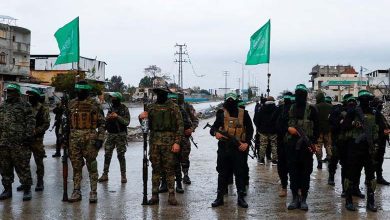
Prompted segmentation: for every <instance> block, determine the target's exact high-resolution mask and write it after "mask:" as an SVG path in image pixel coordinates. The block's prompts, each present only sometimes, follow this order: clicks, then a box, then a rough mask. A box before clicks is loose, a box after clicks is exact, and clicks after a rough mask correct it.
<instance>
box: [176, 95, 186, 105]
mask: <svg viewBox="0 0 390 220" xmlns="http://www.w3.org/2000/svg"><path fill="white" fill-rule="evenodd" d="M177 103H178V104H179V105H183V104H184V94H183V93H178V99H177Z"/></svg>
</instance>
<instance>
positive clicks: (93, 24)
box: [0, 0, 390, 95]
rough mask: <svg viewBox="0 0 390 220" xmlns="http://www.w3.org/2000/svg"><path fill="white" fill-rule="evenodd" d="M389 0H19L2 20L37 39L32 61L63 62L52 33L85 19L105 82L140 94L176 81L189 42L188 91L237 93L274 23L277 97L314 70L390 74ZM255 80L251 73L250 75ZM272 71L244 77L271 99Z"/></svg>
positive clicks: (90, 53) (256, 70)
mask: <svg viewBox="0 0 390 220" xmlns="http://www.w3.org/2000/svg"><path fill="white" fill-rule="evenodd" d="M389 9H390V1H386V0H370V1H367V0H326V1H325V0H323V1H320V0H317V1H313V0H295V1H291V0H285V1H281V0H267V1H265V0H242V1H237V0H236V1H233V0H142V1H137V0H110V1H108V0H94V1H86V0H71V1H66V0H62V1H52V0H34V1H25V0H13V1H8V2H7V4H3V5H2V9H1V11H0V14H3V15H9V16H12V17H15V18H17V19H18V22H17V25H18V26H22V27H26V28H28V29H30V30H31V32H32V42H31V44H32V45H31V53H32V54H58V48H57V43H56V41H55V38H54V37H53V35H54V33H55V31H56V30H57V29H58V28H59V27H61V26H63V25H64V24H65V23H67V22H69V21H71V20H72V19H73V18H75V17H76V16H80V35H81V54H82V56H87V57H91V58H94V57H97V58H98V59H99V60H104V61H106V62H107V64H108V65H107V68H106V77H110V76H112V75H121V76H122V77H123V78H124V81H125V82H126V83H129V84H131V85H138V82H139V80H140V78H141V77H143V69H144V68H145V67H147V66H148V65H152V64H155V65H157V66H160V67H161V68H162V69H163V72H166V73H170V74H177V69H178V68H177V66H176V65H175V64H174V63H173V60H174V52H175V48H174V45H175V43H186V44H187V45H188V50H189V53H190V57H191V59H192V62H193V65H194V67H195V70H196V72H197V74H199V75H200V74H205V75H206V76H205V77H203V78H198V77H196V76H195V75H194V74H193V73H192V69H191V66H190V65H188V64H187V65H186V64H185V66H184V86H185V87H189V86H195V85H199V86H200V87H201V88H205V89H208V88H218V87H223V86H224V79H223V76H222V72H223V71H224V70H228V71H230V73H231V74H230V76H229V80H228V86H229V87H238V78H239V77H241V66H240V65H239V64H237V63H234V60H238V61H241V62H245V59H246V53H247V51H248V49H249V38H250V36H251V35H252V34H253V33H254V32H255V31H256V30H257V29H258V28H260V27H261V26H262V25H263V24H264V23H266V22H267V20H268V19H269V18H270V19H271V25H272V27H271V64H270V71H271V73H272V78H271V93H272V94H274V95H276V94H278V93H279V92H280V91H282V90H283V89H288V88H293V87H294V86H295V85H296V84H297V83H306V84H307V85H309V83H308V80H309V75H308V73H309V72H310V70H311V68H312V66H314V65H316V64H325V65H326V64H329V65H337V64H343V65H348V64H351V65H353V66H355V68H356V69H358V68H359V66H364V67H366V68H367V69H370V70H374V69H378V68H390V24H389V23H390V13H389ZM247 72H250V73H247ZM266 73H267V68H266V65H258V66H255V67H253V66H252V67H247V68H246V75H245V77H246V78H245V81H246V83H245V84H246V87H247V82H248V81H247V80H248V78H249V76H248V74H251V78H252V79H253V78H256V79H257V81H259V84H260V85H261V86H262V90H263V91H264V90H265V89H266V88H265V86H266V81H267V77H266Z"/></svg>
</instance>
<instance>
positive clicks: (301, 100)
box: [295, 89, 307, 106]
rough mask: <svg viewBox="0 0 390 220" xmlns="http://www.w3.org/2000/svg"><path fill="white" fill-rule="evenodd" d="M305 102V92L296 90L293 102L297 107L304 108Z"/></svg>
mask: <svg viewBox="0 0 390 220" xmlns="http://www.w3.org/2000/svg"><path fill="white" fill-rule="evenodd" d="M306 100H307V92H306V91H303V90H300V89H298V90H296V91H295V102H296V103H297V105H298V106H304V105H306Z"/></svg>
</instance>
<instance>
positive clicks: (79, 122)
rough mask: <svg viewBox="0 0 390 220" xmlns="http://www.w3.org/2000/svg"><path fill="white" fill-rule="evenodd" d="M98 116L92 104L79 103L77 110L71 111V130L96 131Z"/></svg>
mask: <svg viewBox="0 0 390 220" xmlns="http://www.w3.org/2000/svg"><path fill="white" fill-rule="evenodd" d="M98 114H99V113H98V112H97V109H95V108H94V106H93V104H92V103H88V102H79V103H78V105H77V106H75V109H71V113H70V121H71V123H70V128H71V129H78V130H82V129H96V128H97V122H98Z"/></svg>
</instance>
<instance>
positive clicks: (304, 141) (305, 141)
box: [295, 127, 316, 154]
mask: <svg viewBox="0 0 390 220" xmlns="http://www.w3.org/2000/svg"><path fill="white" fill-rule="evenodd" d="M295 129H297V131H298V135H299V137H300V138H299V140H298V141H297V143H296V145H295V150H300V149H301V148H302V147H307V149H308V150H309V151H310V152H311V153H313V154H314V153H315V152H316V148H315V146H314V145H313V143H312V142H311V140H310V138H309V137H308V136H307V135H306V133H305V131H304V130H303V129H302V128H301V127H295Z"/></svg>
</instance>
